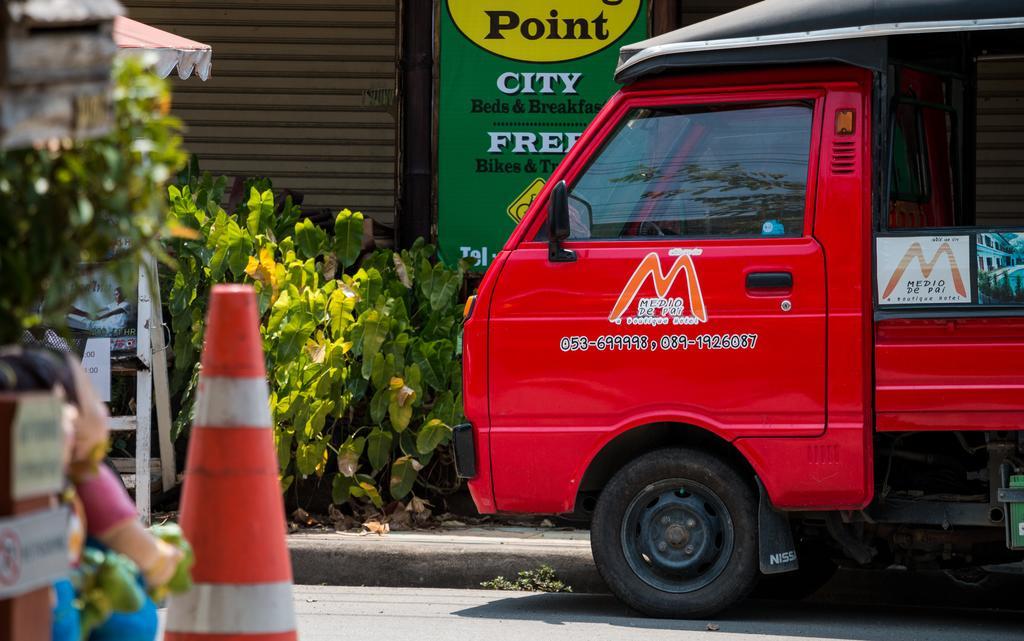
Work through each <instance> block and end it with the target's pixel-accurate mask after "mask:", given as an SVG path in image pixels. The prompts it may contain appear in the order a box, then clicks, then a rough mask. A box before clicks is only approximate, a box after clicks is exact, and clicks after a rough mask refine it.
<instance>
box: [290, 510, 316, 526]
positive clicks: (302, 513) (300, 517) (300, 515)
mask: <svg viewBox="0 0 1024 641" xmlns="http://www.w3.org/2000/svg"><path fill="white" fill-rule="evenodd" d="M292 521H293V522H294V523H297V524H299V525H304V526H306V527H310V526H313V525H320V522H319V521H317V520H316V519H315V518H313V517H312V516H311V515H310V514H309V512H307V511H306V510H303V509H302V508H301V507H300V508H299V509H297V510H295V511H294V512H292Z"/></svg>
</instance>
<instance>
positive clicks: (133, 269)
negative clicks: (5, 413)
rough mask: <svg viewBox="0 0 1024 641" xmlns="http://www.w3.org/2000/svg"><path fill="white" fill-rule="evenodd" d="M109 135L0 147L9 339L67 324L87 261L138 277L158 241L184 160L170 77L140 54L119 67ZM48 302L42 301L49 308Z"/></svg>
mask: <svg viewBox="0 0 1024 641" xmlns="http://www.w3.org/2000/svg"><path fill="white" fill-rule="evenodd" d="M113 77H114V110H115V122H114V126H113V128H112V130H111V131H110V133H108V134H107V135H105V136H103V137H101V138H97V139H94V140H85V141H80V142H76V143H74V144H70V145H62V146H59V147H58V148H45V149H25V150H17V151H8V152H0V274H2V275H3V289H2V290H0V345H2V344H7V343H13V342H16V341H18V340H19V339H20V338H21V334H22V332H23V331H24V329H31V328H32V327H35V326H39V325H45V326H48V327H55V328H63V327H64V326H65V316H66V314H67V312H68V310H69V309H70V307H71V304H72V302H73V301H74V300H75V298H76V297H77V296H78V294H79V293H80V292H81V291H82V289H83V288H84V287H85V286H86V285H87V284H88V279H87V278H79V277H78V276H79V275H81V274H82V271H83V268H82V265H86V268H85V269H86V270H88V269H95V268H99V265H98V264H99V263H100V262H103V265H102V268H103V269H110V270H113V271H114V273H115V275H116V276H117V278H118V279H119V280H120V281H121V282H123V283H129V282H134V280H135V279H136V278H137V275H138V269H139V264H140V262H141V257H142V255H143V254H144V253H145V252H147V251H156V250H158V249H159V243H158V238H159V237H160V236H161V234H162V231H163V229H164V218H165V216H166V210H167V200H166V198H165V197H164V193H165V192H164V188H163V184H164V183H165V182H166V181H167V180H168V179H169V178H171V177H173V176H174V174H175V173H176V172H177V171H178V169H179V168H180V167H181V166H183V165H184V163H185V160H186V158H185V154H184V152H182V150H181V139H180V137H179V135H178V131H179V128H180V123H179V121H178V120H177V119H175V118H173V117H171V116H168V115H167V109H168V105H169V104H170V103H169V100H170V99H169V93H168V88H167V83H166V82H164V81H163V80H161V79H160V78H158V77H157V76H156V75H155V74H153V73H151V72H149V71H146V70H144V69H143V68H142V66H141V65H140V63H139V62H138V61H135V60H131V59H126V60H119V61H118V62H117V63H116V64H115V67H114V73H113ZM40 302H42V305H41V307H40Z"/></svg>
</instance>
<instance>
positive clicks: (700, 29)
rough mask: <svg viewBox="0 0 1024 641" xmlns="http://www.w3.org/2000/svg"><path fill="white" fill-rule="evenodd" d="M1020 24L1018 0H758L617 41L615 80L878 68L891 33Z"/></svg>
mask: <svg viewBox="0 0 1024 641" xmlns="http://www.w3.org/2000/svg"><path fill="white" fill-rule="evenodd" d="M1022 28H1024V3H1022V2H1021V0H843V1H842V2H837V1H836V0H764V1H763V2H758V3H757V4H754V5H750V6H748V7H744V8H742V9H739V10H736V11H733V12H731V13H727V14H724V15H721V16H718V17H715V18H711V19H710V20H705V21H703V22H698V23H697V24H694V25H690V26H689V27H683V28H682V29H677V30H675V31H671V32H669V33H665V34H662V35H660V36H656V37H654V38H649V39H647V40H643V41H641V42H637V43H634V44H631V45H626V46H625V47H622V48H621V49H620V53H619V66H618V68H617V69H616V70H615V79H616V80H617V81H618V82H631V81H633V80H636V79H638V78H641V77H644V76H648V75H653V74H657V73H662V72H665V71H671V70H673V69H686V68H693V67H708V66H740V65H755V64H756V65H764V64H785V63H801V62H830V61H832V62H835V61H838V62H845V63H849V64H854V65H857V66H860V67H866V68H868V69H876V70H882V69H884V68H885V65H886V64H887V44H888V39H889V38H890V37H893V36H909V35H915V34H935V33H951V32H966V31H984V30H1006V29H1022Z"/></svg>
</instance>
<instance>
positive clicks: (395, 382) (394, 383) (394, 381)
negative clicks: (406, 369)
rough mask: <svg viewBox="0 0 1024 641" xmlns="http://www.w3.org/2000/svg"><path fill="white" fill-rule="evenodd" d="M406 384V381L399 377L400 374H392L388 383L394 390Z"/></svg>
mask: <svg viewBox="0 0 1024 641" xmlns="http://www.w3.org/2000/svg"><path fill="white" fill-rule="evenodd" d="M404 386H405V381H404V380H402V379H401V378H399V377H398V376H392V377H391V382H390V383H389V384H388V387H390V388H391V389H393V390H396V389H402V387H404Z"/></svg>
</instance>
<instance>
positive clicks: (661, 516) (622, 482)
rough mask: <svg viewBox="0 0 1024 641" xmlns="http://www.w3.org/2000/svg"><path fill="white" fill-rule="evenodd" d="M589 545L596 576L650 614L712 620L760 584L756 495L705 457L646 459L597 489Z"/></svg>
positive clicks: (662, 453) (670, 454)
mask: <svg viewBox="0 0 1024 641" xmlns="http://www.w3.org/2000/svg"><path fill="white" fill-rule="evenodd" d="M627 532H629V535H628V536H627V534H626V533H627ZM590 545H591V549H592V551H593V554H594V561H595V563H596V564H597V569H598V572H600V574H601V577H602V578H603V579H604V581H605V583H606V584H607V585H608V587H609V588H610V589H611V591H612V592H613V593H614V594H615V595H616V596H618V597H619V598H620V599H621V600H622V601H624V602H625V603H626V604H627V605H629V606H630V607H632V608H634V609H635V610H638V611H639V612H642V613H643V614H646V615H648V616H654V617H664V618H681V619H685V618H705V617H709V616H711V615H713V614H715V613H717V612H720V611H721V610H723V609H725V608H727V607H729V606H731V605H733V604H735V603H737V602H738V601H741V600H742V599H744V598H745V597H746V596H747V595H748V594H749V593H750V591H751V590H752V589H753V587H754V585H755V583H756V581H757V576H758V560H757V500H756V495H755V493H754V490H753V488H752V487H751V485H750V484H749V483H748V482H746V481H745V480H744V479H743V478H742V477H741V476H740V475H739V474H738V473H737V472H736V471H735V470H734V469H733V468H731V467H730V466H728V465H727V464H725V463H724V462H722V461H721V460H719V459H717V458H715V457H714V456H711V455H709V454H707V453H705V452H702V451H698V450H684V449H664V450H657V451H654V452H650V453H648V454H645V455H643V456H641V457H639V458H637V459H634V460H633V461H631V462H630V463H628V464H627V465H626V466H625V467H623V468H622V469H621V470H619V472H618V473H616V474H615V476H613V477H612V479H611V480H610V481H609V482H608V485H606V486H605V488H604V490H603V491H602V492H601V496H600V498H599V499H598V501H597V507H596V509H595V510H594V518H593V521H592V524H591V530H590Z"/></svg>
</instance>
